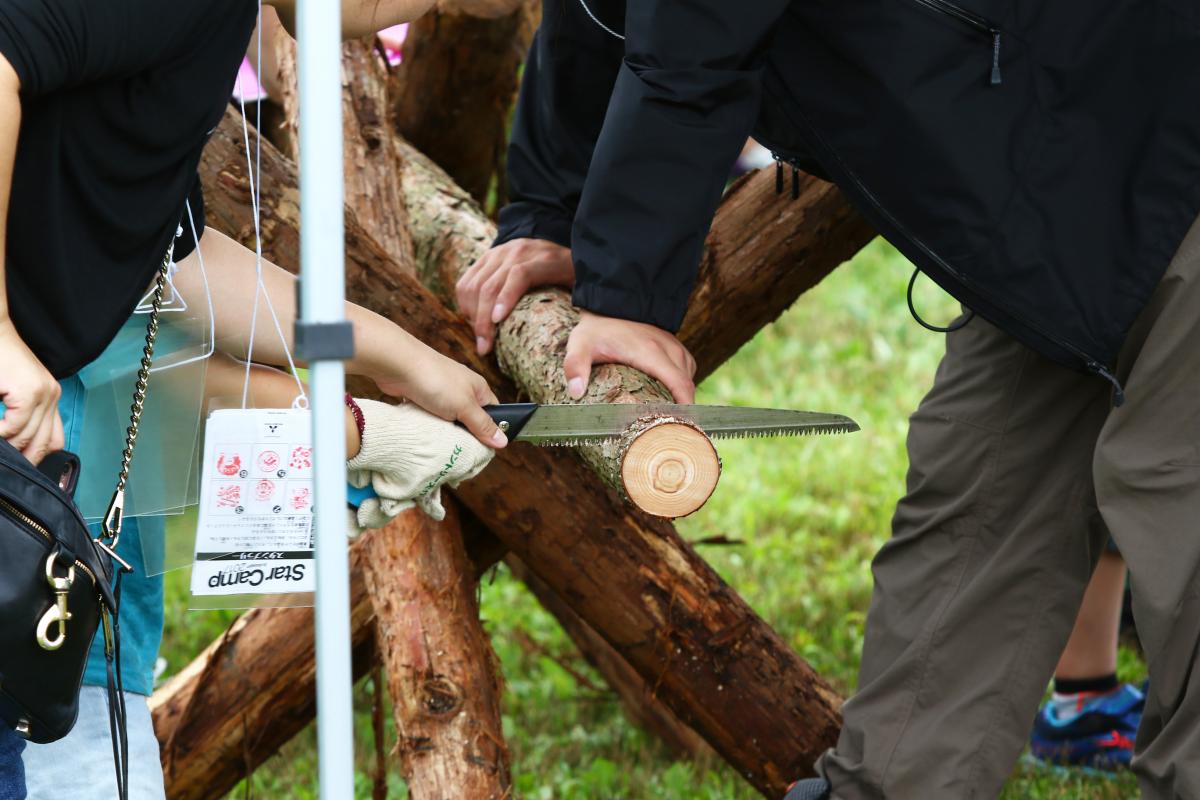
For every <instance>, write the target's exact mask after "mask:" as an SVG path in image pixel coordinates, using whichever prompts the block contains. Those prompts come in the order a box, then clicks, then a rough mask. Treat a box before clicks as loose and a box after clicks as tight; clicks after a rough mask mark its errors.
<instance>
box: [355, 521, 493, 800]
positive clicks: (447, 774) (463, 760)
mask: <svg viewBox="0 0 1200 800" xmlns="http://www.w3.org/2000/svg"><path fill="white" fill-rule="evenodd" d="M446 500H447V502H446V520H445V521H444V522H442V523H440V524H439V523H435V522H433V521H432V520H430V519H429V518H428V517H426V516H425V515H424V514H422V513H421V512H420V511H417V510H412V511H408V512H406V513H405V514H404V515H402V516H401V518H400V519H401V520H403V523H402V524H401V525H392V526H389V528H388V531H389V534H390V535H388V536H386V537H382V536H376V537H371V538H370V539H369V540H368V541H367V543H366V547H365V548H364V553H363V555H364V558H363V563H364V565H365V574H366V582H367V589H368V592H369V594H370V596H371V600H372V603H373V605H374V608H375V616H376V623H375V624H376V632H377V648H378V651H379V654H380V657H381V659H382V661H383V665H384V667H385V669H386V673H387V682H388V692H389V693H390V694H391V697H392V713H393V715H394V716H395V719H396V730H397V732H398V735H399V739H400V740H399V743H398V745H397V749H398V750H399V753H400V758H401V762H402V764H403V769H404V777H405V778H406V779H407V781H408V794H409V797H410V798H413V800H443V798H450V797H464V798H472V800H476V799H477V800H501V798H508V797H509V796H510V794H509V792H510V789H511V783H512V779H511V776H510V774H509V765H508V750H507V748H506V747H505V745H504V734H503V732H502V730H501V726H500V680H499V677H498V673H497V670H496V658H495V654H494V653H493V652H492V648H491V644H490V643H489V642H488V639H487V635H486V634H485V633H484V631H483V626H482V625H481V624H480V621H479V605H478V603H477V602H476V600H475V585H476V584H475V580H473V579H472V565H471V562H470V561H469V560H468V558H467V553H466V550H465V549H464V548H463V544H462V536H461V533H460V531H461V526H460V525H459V522H458V512H457V510H456V507H455V503H454V501H453V500H450V499H449V498H446Z"/></svg>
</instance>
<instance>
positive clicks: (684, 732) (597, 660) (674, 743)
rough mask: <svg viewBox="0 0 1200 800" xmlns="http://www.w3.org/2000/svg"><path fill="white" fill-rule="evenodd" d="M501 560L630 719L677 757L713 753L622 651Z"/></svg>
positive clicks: (539, 583) (520, 568)
mask: <svg viewBox="0 0 1200 800" xmlns="http://www.w3.org/2000/svg"><path fill="white" fill-rule="evenodd" d="M505 563H506V564H508V568H509V570H510V571H511V572H512V574H513V576H514V577H516V578H518V579H520V580H521V581H523V582H524V583H525V585H526V586H528V587H529V591H531V592H533V595H534V597H536V598H537V599H538V602H540V603H541V604H542V607H543V608H545V609H546V610H547V611H549V612H550V613H551V614H552V615H553V616H554V618H555V619H557V620H558V623H559V625H561V626H562V628H563V630H564V631H565V632H566V633H567V635H568V636H570V637H571V641H573V642H574V643H575V647H576V648H578V649H579V653H580V655H582V656H583V657H584V659H585V660H586V661H587V662H588V663H589V664H591V665H592V666H593V667H595V669H596V671H597V672H599V673H600V674H601V675H602V676H604V681H605V683H607V684H608V686H609V688H610V689H612V690H613V691H614V692H616V695H617V699H618V700H620V702H621V707H622V708H623V709H624V711H625V716H626V717H627V718H628V719H629V721H630V722H632V723H633V724H634V725H637V726H638V727H639V728H642V729H643V730H645V731H646V732H647V733H650V734H652V735H654V736H656V737H658V738H659V739H660V740H661V741H662V742H663V743H664V744H666V745H667V747H669V748H670V749H671V750H672V751H674V752H675V754H676V755H679V756H687V757H691V758H695V757H711V756H712V755H713V751H712V748H711V747H709V746H708V743H706V742H705V741H704V739H703V738H702V737H701V736H700V734H698V733H696V732H695V731H694V730H692V729H691V728H690V727H688V725H687V723H685V722H684V721H683V720H681V719H679V717H677V716H676V715H675V713H674V712H672V711H671V709H669V708H667V707H666V706H665V705H663V703H662V701H661V700H659V699H658V698H657V697H656V696H655V694H654V687H653V686H651V685H649V684H647V683H646V681H645V680H643V679H642V676H641V675H638V674H637V672H636V671H635V670H634V669H633V667H631V666H629V663H628V662H627V661H625V659H624V658H622V657H621V654H620V653H618V652H617V651H616V650H614V649H613V647H612V645H610V644H609V643H608V642H606V641H604V637H602V636H601V635H600V634H598V633H596V631H595V630H593V629H592V626H590V625H588V624H587V623H586V622H584V621H583V619H582V618H580V616H579V615H578V614H576V613H575V612H574V611H572V610H571V608H570V606H568V605H567V604H566V602H564V601H563V599H562V598H561V597H560V596H559V595H558V594H556V593H555V591H554V590H553V589H551V588H550V587H549V586H548V585H546V582H545V581H543V580H542V579H541V578H539V577H538V576H537V575H536V574H534V572H533V571H532V570H531V569H529V567H527V566H525V564H524V563H523V562H522V561H521V559H519V558H517V557H516V556H512V555H510V556H509V557H508V558H506V559H505Z"/></svg>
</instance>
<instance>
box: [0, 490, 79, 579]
mask: <svg viewBox="0 0 1200 800" xmlns="http://www.w3.org/2000/svg"><path fill="white" fill-rule="evenodd" d="M0 509H3V511H4V512H5V513H6V514H8V516H10V517H12V518H13V519H15V520H16V521H17V522H21V523H24V525H25V527H26V528H28V529H29V530H31V531H32V532H33V533H35V534H37V535H38V536H41V537H42V538H43V539H45V540H46V544H48V545H50V546H53V545H54V537H53V536H51V535H50V531H48V530H46V528H45V526H44V525H42V524H41V523H40V522H38V521H37V520H35V519H34V518H33V517H31V516H29V515H28V514H26V513H25V512H24V511H22V510H21V509H19V508H17V507H16V506H15V505H13V504H12V503H10V502H9V501H8V500H5V499H4V498H3V497H0ZM75 566H77V567H79V568H80V569H81V570H83V571H84V572H85V573H87V576H88V577H89V578H91V579H92V585H93V586H95V585H96V575H95V573H93V572H92V570H91V568H90V567H88V565H87V564H84V563H83V562H82V561H80V560H79V559H75Z"/></svg>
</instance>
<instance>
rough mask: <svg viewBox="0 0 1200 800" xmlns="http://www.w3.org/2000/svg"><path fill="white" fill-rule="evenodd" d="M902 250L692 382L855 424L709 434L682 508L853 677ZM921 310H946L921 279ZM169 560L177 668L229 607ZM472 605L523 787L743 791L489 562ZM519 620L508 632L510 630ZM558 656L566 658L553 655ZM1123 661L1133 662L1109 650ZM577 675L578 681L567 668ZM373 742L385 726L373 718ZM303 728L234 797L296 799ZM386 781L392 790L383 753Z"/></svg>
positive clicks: (878, 250)
mask: <svg viewBox="0 0 1200 800" xmlns="http://www.w3.org/2000/svg"><path fill="white" fill-rule="evenodd" d="M910 270H911V267H910V266H909V265H908V264H907V262H905V261H904V259H903V258H901V257H900V256H899V255H898V254H897V253H896V252H895V251H894V250H893V249H891V248H890V247H889V246H887V245H886V244H884V243H882V242H876V243H874V244H872V245H871V246H870V247H868V248H867V249H866V250H864V251H863V252H862V253H861V254H860V255H859V256H858V257H857V258H855V259H854V261H852V262H851V263H850V264H848V265H846V266H844V267H842V268H841V269H839V270H838V271H837V272H836V273H835V274H834V275H833V276H832V277H830V278H829V279H827V280H826V281H825V282H824V283H823V284H822V285H821V286H819V287H818V288H817V289H815V290H813V291H812V292H810V293H809V294H807V295H806V296H805V297H804V298H803V299H802V300H801V301H800V302H799V303H797V304H796V306H795V307H794V308H793V309H792V310H790V311H789V312H788V313H786V314H785V315H784V316H783V317H781V318H780V320H779V321H778V322H776V323H775V324H774V325H772V326H770V327H769V328H767V329H765V330H763V331H762V332H760V333H759V335H758V336H757V337H756V338H755V339H754V340H753V341H752V342H751V343H749V344H748V345H746V347H744V348H743V349H742V350H741V352H739V353H738V354H737V355H736V356H735V357H734V358H733V359H732V360H730V362H729V363H728V364H726V365H725V366H724V367H723V368H722V369H720V370H719V371H718V372H717V373H716V374H715V375H713V377H712V378H710V379H709V380H708V381H706V382H705V384H704V385H703V386H702V387H701V389H700V396H699V400H700V402H706V403H722V404H741V405H761V406H781V407H793V408H808V409H815V410H827V411H837V412H841V413H845V414H848V415H850V416H852V417H854V418H855V419H857V420H858V421H859V423H860V424H861V425H862V427H863V432H862V433H859V434H855V435H853V436H842V437H821V438H803V439H789V440H755V439H752V440H736V441H727V442H722V443H721V455H722V458H723V460H724V463H725V467H726V469H725V473H724V475H723V477H722V479H721V484H720V486H719V487H718V489H717V492H716V494H715V495H714V497H713V498H712V500H711V501H710V502H709V504H708V505H707V506H706V507H705V508H704V509H703V510H701V511H700V512H699V513H697V514H695V515H694V516H693V517H691V518H688V519H686V520H683V521H681V522H680V525H679V527H680V530H681V531H682V532H683V534H684V535H685V536H686V537H688V538H690V539H692V540H700V539H703V538H706V537H710V536H713V535H717V534H721V535H724V536H726V537H729V538H730V539H734V540H736V541H737V544H734V545H721V546H702V547H701V549H702V553H703V554H704V556H705V557H706V558H708V560H709V561H710V562H711V563H712V565H713V566H714V567H715V568H716V569H717V570H718V571H719V572H720V573H721V575H722V576H724V577H725V578H726V579H727V580H728V581H729V582H730V584H731V585H732V586H734V587H735V588H736V589H737V590H738V591H739V592H740V593H741V594H742V596H743V597H744V598H745V599H746V600H747V601H748V602H749V603H750V604H751V605H752V606H753V607H754V608H755V609H756V610H757V611H758V612H759V613H760V614H761V615H762V616H763V617H764V618H766V620H767V621H768V622H770V623H771V624H772V625H773V626H774V627H775V628H776V629H777V630H778V631H779V632H780V633H781V634H782V635H783V636H784V637H785V638H786V639H787V641H788V642H790V643H791V645H792V646H793V647H794V648H795V649H796V650H797V651H798V652H799V653H801V654H802V655H803V656H804V657H805V658H806V659H807V660H808V661H809V662H810V663H811V664H812V665H813V666H814V667H815V668H816V669H817V671H818V672H820V673H821V674H822V675H824V676H825V677H826V678H827V679H828V680H829V681H831V682H832V683H833V685H834V686H835V687H836V688H837V689H838V690H840V691H842V692H844V693H849V692H851V691H852V689H853V686H854V682H855V674H856V671H857V668H858V659H859V651H860V649H861V646H862V633H863V620H864V616H865V613H866V609H867V604H868V601H869V598H870V591H871V575H870V569H869V567H870V560H871V558H872V556H873V555H874V553H875V551H876V549H877V548H878V547H879V545H880V544H881V543H882V542H883V541H884V540H885V539H886V537H887V536H888V532H889V521H890V517H891V514H892V509H893V506H894V503H895V501H896V498H897V497H899V495H900V493H901V491H902V488H903V482H904V473H905V468H906V457H905V450H904V436H905V432H906V428H907V418H908V415H909V414H910V413H911V411H912V410H913V409H914V408H915V407H916V405H917V402H918V401H919V400H920V398H921V395H922V394H923V393H924V391H925V390H926V389H927V387H928V386H929V384H930V382H931V380H932V377H933V372H934V369H935V367H936V366H937V362H938V359H939V358H940V357H941V353H942V348H943V339H942V337H940V336H938V335H935V334H932V333H929V332H927V331H925V330H924V329H922V328H920V327H918V326H917V325H916V323H914V322H913V321H912V320H911V319H910V318H909V316H908V311H907V309H906V308H905V303H904V292H905V287H906V284H907V281H908V277H909V272H910ZM917 304H918V307H919V308H920V309H921V311H922V314H923V316H924V317H925V318H926V319H929V320H930V321H940V322H943V323H944V322H946V321H948V320H949V319H950V318H952V317H953V315H954V314H955V306H954V304H953V303H952V301H950V299H949V298H947V297H945V296H944V295H942V294H940V293H939V292H938V291H937V290H936V289H935V288H933V287H932V285H930V284H928V283H927V282H922V283H921V285H920V287H919V289H918V293H917ZM185 591H186V585H185V584H184V583H183V581H182V576H172V578H171V580H170V581H169V588H168V611H167V629H168V630H167V639H166V641H165V642H164V655H165V656H166V657H167V658H168V660H169V663H170V667H171V668H172V669H178V668H180V667H181V666H183V665H184V664H185V663H186V661H187V660H188V659H189V658H190V657H191V656H192V655H194V654H195V653H196V652H197V651H198V650H199V648H200V647H201V646H203V645H204V644H206V643H207V642H208V641H210V640H211V639H212V638H213V637H214V636H216V635H217V634H218V633H219V632H220V631H221V629H222V628H223V627H224V626H225V624H227V622H228V620H229V619H230V615H228V614H217V613H204V614H197V613H194V612H187V611H185V610H184V609H185V608H186V598H185V596H184V592H185ZM482 601H483V615H484V617H485V619H486V622H487V626H488V630H489V631H490V632H491V633H492V635H493V643H494V645H495V648H496V652H497V655H498V656H499V659H500V662H501V664H502V665H503V670H504V674H505V678H506V680H507V690H506V692H505V696H504V715H505V716H504V728H505V734H506V736H507V738H508V743H509V746H510V749H511V751H512V755H513V770H514V781H515V784H516V792H517V795H518V796H520V797H525V798H547V799H549V798H555V800H558V799H561V800H575V799H578V800H583V799H584V798H596V799H597V800H600V799H603V800H608V799H609V798H636V799H637V800H641V799H642V798H646V799H647V800H704V799H705V798H711V799H712V800H718V799H720V800H726V799H729V800H740V799H741V798H747V800H748V799H749V798H756V797H758V795H757V794H756V793H755V792H753V791H752V790H751V789H750V788H749V787H748V785H746V784H745V783H744V782H742V781H741V780H740V779H739V778H738V777H737V776H736V775H735V774H734V773H733V772H732V771H731V770H730V769H728V768H727V767H725V766H724V765H723V764H721V763H719V762H717V763H695V764H693V763H688V762H679V761H675V760H673V759H672V758H671V756H670V755H669V754H668V753H667V752H666V751H665V750H664V749H663V748H662V747H661V746H660V745H659V744H658V743H657V742H655V741H653V740H651V739H650V738H648V737H647V736H646V735H644V734H643V733H641V732H640V731H638V730H637V729H635V728H633V727H631V726H630V725H629V724H627V723H626V721H625V719H624V717H623V716H622V713H621V710H620V707H619V706H618V704H617V703H616V701H615V699H614V698H613V697H612V696H611V695H610V694H609V693H607V692H605V691H602V690H601V691H598V690H597V689H596V687H600V686H602V685H603V684H602V681H601V679H600V678H599V677H598V676H596V675H595V674H594V673H592V672H591V670H590V669H589V667H588V666H587V664H586V663H585V662H584V661H583V660H582V659H581V658H580V657H579V656H578V654H577V653H576V652H575V650H574V648H573V647H572V645H571V643H570V641H569V640H568V639H567V638H566V637H565V636H564V635H563V633H562V632H561V631H560V630H559V629H558V627H557V625H556V623H555V621H554V620H553V618H552V617H550V616H549V615H548V614H546V613H545V612H544V611H542V609H541V608H540V607H539V606H538V604H537V602H536V601H535V600H534V599H533V598H532V597H531V596H530V595H529V593H528V592H527V591H525V589H524V588H523V586H522V585H520V584H519V583H517V582H515V581H514V580H512V579H511V577H510V576H509V575H508V574H507V572H505V571H504V570H503V569H499V570H497V571H496V573H495V574H494V575H493V576H491V577H490V578H489V579H488V580H486V581H485V582H484V586H483V589H482ZM518 632H522V633H523V634H524V635H522V636H518V635H516V634H517V633H518ZM564 664H566V665H568V666H569V667H570V670H567V669H564V667H563V665H564ZM1121 665H1122V666H1121V669H1122V675H1123V677H1124V678H1126V679H1131V680H1132V679H1139V678H1140V677H1141V674H1142V672H1143V667H1142V665H1141V664H1140V662H1139V661H1138V660H1137V658H1136V656H1135V655H1133V654H1132V653H1122V657H1121ZM572 671H574V672H576V673H579V674H583V675H585V676H588V681H589V682H590V683H591V684H592V685H591V686H588V685H580V684H579V683H577V681H576V679H575V678H574V677H572V675H571V672H572ZM370 698H371V690H370V687H369V686H360V687H358V688H357V689H356V707H357V709H358V720H357V722H358V736H357V742H356V744H357V753H358V756H357V757H358V759H359V763H360V775H359V781H358V788H359V791H358V792H357V794H358V796H360V797H370V780H369V778H368V777H367V776H368V772H369V770H370V768H371V757H370V753H371V751H372V748H373V744H372V741H373V740H372V737H371V733H370V730H371V729H370V707H371V701H370ZM388 736H389V740H388V743H387V744H388V747H389V748H390V746H391V743H392V739H391V738H390V737H392V736H393V731H392V728H391V724H390V720H389V723H388ZM314 751H315V737H314V734H313V732H312V729H311V728H310V729H309V730H308V731H307V732H305V734H303V735H302V736H300V737H298V738H297V739H296V740H295V741H293V742H292V743H291V744H290V745H288V747H287V748H285V750H284V751H283V752H281V753H280V754H279V755H277V756H276V757H275V758H273V759H271V760H270V761H268V762H267V763H266V764H265V765H264V766H263V767H261V768H260V769H259V770H258V771H257V772H256V773H255V774H254V775H253V776H252V778H251V779H250V780H249V781H248V782H247V783H246V785H244V786H242V787H240V788H239V789H238V791H237V792H235V793H234V795H233V796H235V797H244V796H247V795H249V796H253V797H261V798H309V797H313V796H315V795H314V789H315V784H316V768H315V756H314ZM389 786H390V788H391V793H390V795H389V796H392V797H397V798H399V797H403V796H404V794H403V783H402V781H401V780H400V778H399V777H398V775H397V770H396V768H395V766H393V767H392V768H391V771H390V775H389ZM1134 796H1136V784H1135V782H1133V781H1132V779H1131V778H1130V777H1129V776H1123V777H1122V778H1121V779H1119V780H1116V781H1109V780H1103V779H1092V778H1087V777H1084V776H1081V775H1078V774H1075V775H1072V774H1057V773H1047V772H1045V771H1042V770H1031V769H1027V768H1023V767H1018V768H1017V769H1016V770H1015V771H1014V773H1013V776H1012V779H1011V780H1010V782H1009V785H1008V787H1007V789H1006V790H1005V793H1004V797H1005V798H1006V799H1007V800H1018V799H1020V800H1029V799H1031V798H1032V799H1034V800H1050V799H1052V798H1053V799H1055V800H1059V799H1061V800H1067V799H1068V798H1070V799H1072V800H1073V799H1075V798H1089V799H1090V798H1111V799H1113V800H1116V799H1117V798H1126V797H1134Z"/></svg>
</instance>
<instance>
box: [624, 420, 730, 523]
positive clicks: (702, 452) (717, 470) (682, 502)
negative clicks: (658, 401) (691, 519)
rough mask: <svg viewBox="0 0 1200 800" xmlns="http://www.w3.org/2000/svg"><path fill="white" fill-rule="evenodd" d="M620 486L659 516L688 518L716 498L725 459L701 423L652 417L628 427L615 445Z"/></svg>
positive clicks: (628, 494)
mask: <svg viewBox="0 0 1200 800" xmlns="http://www.w3.org/2000/svg"><path fill="white" fill-rule="evenodd" d="M617 452H618V454H619V456H620V459H621V463H620V466H619V472H618V474H619V475H620V476H621V487H622V489H623V490H624V492H625V495H626V497H628V498H629V500H630V502H632V503H633V504H634V505H635V506H637V507H638V508H640V509H642V510H643V511H645V512H646V513H647V514H653V515H655V516H657V517H667V518H668V519H672V518H675V517H686V516H687V515H688V514H691V513H692V512H693V511H695V510H697V509H698V508H700V507H701V506H703V505H704V504H705V503H707V502H708V498H710V497H712V493H713V490H714V489H716V488H717V480H718V479H719V478H720V477H721V458H720V457H719V456H718V455H717V448H716V447H714V446H713V443H712V440H711V439H709V438H708V436H706V435H705V434H704V431H702V430H700V428H699V426H697V425H695V424H693V423H691V422H688V421H686V420H680V419H675V418H673V417H662V416H652V417H648V418H646V419H643V420H638V421H637V422H635V423H634V424H633V425H631V426H629V428H627V429H626V430H625V433H624V434H623V435H622V436H621V439H620V441H619V443H618V445H617Z"/></svg>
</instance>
